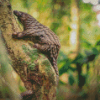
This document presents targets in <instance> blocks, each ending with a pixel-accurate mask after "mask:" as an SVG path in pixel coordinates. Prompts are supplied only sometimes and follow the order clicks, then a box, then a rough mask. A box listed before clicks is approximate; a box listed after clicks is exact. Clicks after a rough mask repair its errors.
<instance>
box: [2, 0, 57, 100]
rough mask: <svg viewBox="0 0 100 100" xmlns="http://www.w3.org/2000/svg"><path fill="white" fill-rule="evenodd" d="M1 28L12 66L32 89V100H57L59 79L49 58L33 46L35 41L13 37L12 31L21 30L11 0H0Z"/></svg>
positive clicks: (26, 85) (27, 86)
mask: <svg viewBox="0 0 100 100" xmlns="http://www.w3.org/2000/svg"><path fill="white" fill-rule="evenodd" d="M0 30H1V31H2V37H3V39H4V41H5V46H6V48H7V51H8V53H9V56H10V58H11V61H12V67H13V68H14V70H15V71H16V72H17V73H18V75H19V76H20V78H21V80H22V81H23V83H24V85H25V87H26V89H27V90H29V91H32V93H33V97H32V100H55V99H56V89H57V85H56V84H57V79H56V74H55V71H54V69H53V67H52V66H51V64H50V63H49V61H48V59H47V58H46V57H45V56H44V55H42V54H41V53H39V52H38V51H37V49H35V48H32V45H34V43H31V42H30V41H26V40H17V39H13V38H12V33H14V32H20V31H21V30H20V28H19V26H18V23H17V22H16V19H15V17H14V15H13V12H12V9H11V5H10V3H9V0H0ZM30 44H31V45H30Z"/></svg>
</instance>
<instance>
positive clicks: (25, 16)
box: [13, 10, 33, 24]
mask: <svg viewBox="0 0 100 100" xmlns="http://www.w3.org/2000/svg"><path fill="white" fill-rule="evenodd" d="M13 13H14V14H15V15H16V16H17V18H18V20H19V21H20V22H21V23H22V24H23V23H24V22H25V21H26V20H27V19H29V18H33V17H32V16H31V15H29V14H27V13H24V12H21V11H17V10H14V11H13Z"/></svg>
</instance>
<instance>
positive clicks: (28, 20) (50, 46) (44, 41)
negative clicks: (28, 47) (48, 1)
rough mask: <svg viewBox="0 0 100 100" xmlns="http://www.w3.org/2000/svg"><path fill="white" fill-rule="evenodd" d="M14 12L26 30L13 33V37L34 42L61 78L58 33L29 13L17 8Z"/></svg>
mask: <svg viewBox="0 0 100 100" xmlns="http://www.w3.org/2000/svg"><path fill="white" fill-rule="evenodd" d="M13 13H14V14H15V15H16V16H17V18H18V20H19V21H20V22H21V23H22V25H23V27H24V31H23V32H18V33H14V34H13V35H12V36H13V38H17V39H24V38H25V39H28V40H31V41H32V42H34V47H35V48H37V49H38V50H39V51H40V52H41V53H43V54H44V55H45V56H46V57H47V58H48V59H49V61H50V63H51V65H52V66H53V68H54V70H55V72H56V75H57V80H59V72H58V67H57V57H58V53H59V49H60V42H59V39H58V37H57V36H56V34H54V33H53V32H52V31H51V30H50V29H49V28H47V27H46V26H44V25H42V24H41V23H39V22H38V21H37V20H36V19H35V18H33V17H32V16H31V15H29V14H27V13H24V12H21V11H16V10H15V11H13Z"/></svg>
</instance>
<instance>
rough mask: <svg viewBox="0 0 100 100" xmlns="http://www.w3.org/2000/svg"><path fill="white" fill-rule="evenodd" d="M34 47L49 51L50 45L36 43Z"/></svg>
mask: <svg viewBox="0 0 100 100" xmlns="http://www.w3.org/2000/svg"><path fill="white" fill-rule="evenodd" d="M33 47H34V48H37V49H38V50H39V51H41V52H47V51H49V45H47V44H38V43H35V44H34V46H33Z"/></svg>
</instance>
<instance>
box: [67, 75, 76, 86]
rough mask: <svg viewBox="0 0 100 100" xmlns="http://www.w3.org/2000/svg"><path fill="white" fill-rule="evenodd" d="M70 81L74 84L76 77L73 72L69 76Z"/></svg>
mask: <svg viewBox="0 0 100 100" xmlns="http://www.w3.org/2000/svg"><path fill="white" fill-rule="evenodd" d="M68 82H69V84H70V85H73V84H74V82H75V79H74V77H73V75H72V74H70V75H69V77H68Z"/></svg>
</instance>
